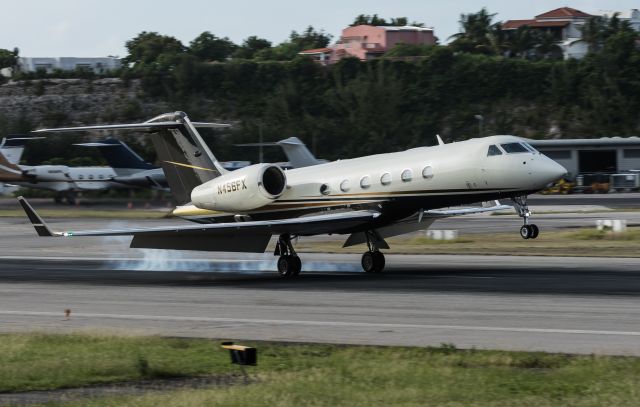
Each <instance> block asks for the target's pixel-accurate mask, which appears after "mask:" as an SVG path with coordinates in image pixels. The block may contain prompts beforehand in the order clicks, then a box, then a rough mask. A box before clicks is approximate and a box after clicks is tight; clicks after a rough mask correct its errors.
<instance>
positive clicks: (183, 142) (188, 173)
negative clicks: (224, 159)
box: [34, 112, 229, 205]
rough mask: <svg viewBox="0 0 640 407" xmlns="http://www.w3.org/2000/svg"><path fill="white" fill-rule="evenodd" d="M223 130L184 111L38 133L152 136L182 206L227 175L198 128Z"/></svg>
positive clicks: (170, 186) (166, 174)
mask: <svg viewBox="0 0 640 407" xmlns="http://www.w3.org/2000/svg"><path fill="white" fill-rule="evenodd" d="M199 127H204V128H223V127H229V125H225V124H217V123H200V122H191V121H190V120H189V118H188V117H187V115H186V113H184V112H173V113H165V114H162V115H160V116H157V117H154V118H153V119H151V120H148V121H146V122H144V123H135V124H117V125H104V126H103V125H100V126H85V127H68V128H58V129H42V130H36V131H35V132H34V133H40V132H49V133H50V132H58V133H64V132H70V131H93V130H114V131H120V130H137V131H144V132H147V133H150V134H151V141H152V142H153V145H154V148H155V150H156V152H157V153H158V159H159V160H160V162H161V166H162V169H163V170H164V173H165V176H166V178H167V182H168V183H169V188H170V189H171V192H172V193H173V195H174V197H175V198H176V200H177V201H178V204H179V205H184V204H186V203H189V202H191V191H192V190H193V188H195V187H197V186H198V185H200V184H203V183H205V182H207V181H210V180H212V179H214V178H216V177H218V176H220V175H221V174H224V173H226V172H227V170H225V169H224V168H223V167H222V165H221V164H220V162H219V161H218V160H217V159H216V157H215V156H214V155H213V153H211V150H209V147H208V146H207V145H206V143H205V142H204V140H203V139H202V136H201V135H200V133H198V130H197V128H199Z"/></svg>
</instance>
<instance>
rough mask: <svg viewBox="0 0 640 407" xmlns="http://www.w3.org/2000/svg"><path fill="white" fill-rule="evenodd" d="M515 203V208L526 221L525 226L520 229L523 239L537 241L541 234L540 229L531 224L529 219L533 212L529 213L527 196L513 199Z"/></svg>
mask: <svg viewBox="0 0 640 407" xmlns="http://www.w3.org/2000/svg"><path fill="white" fill-rule="evenodd" d="M511 200H512V201H513V206H514V207H515V209H516V212H518V216H520V217H521V218H522V219H523V220H524V225H522V227H521V228H520V236H521V237H522V238H523V239H535V238H537V237H538V235H539V234H540V229H538V226H536V225H534V224H531V225H530V224H529V217H530V216H531V211H529V207H528V206H527V197H526V196H516V197H513V198H511Z"/></svg>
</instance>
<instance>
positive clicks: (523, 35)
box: [509, 25, 538, 59]
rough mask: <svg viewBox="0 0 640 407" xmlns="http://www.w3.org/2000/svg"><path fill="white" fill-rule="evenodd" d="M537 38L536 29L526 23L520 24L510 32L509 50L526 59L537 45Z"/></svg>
mask: <svg viewBox="0 0 640 407" xmlns="http://www.w3.org/2000/svg"><path fill="white" fill-rule="evenodd" d="M537 40H538V39H537V33H536V32H535V31H534V30H532V29H531V28H529V27H528V26H526V25H523V26H520V27H518V29H517V30H515V31H513V32H511V34H510V39H509V45H510V47H509V50H510V51H511V53H512V55H514V56H519V57H520V58H522V59H525V58H527V56H528V55H529V51H531V50H532V49H534V47H535V46H536V43H537V42H538V41H537Z"/></svg>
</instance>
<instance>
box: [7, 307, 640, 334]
mask: <svg viewBox="0 0 640 407" xmlns="http://www.w3.org/2000/svg"><path fill="white" fill-rule="evenodd" d="M0 315H16V316H46V317H62V314H61V313H60V312H46V311H0ZM78 318H106V319H130V320H151V321H174V322H185V321H189V322H222V323H227V322H233V323H235V324H237V323H246V324H276V325H277V324H280V325H303V326H320V327H322V326H333V327H363V328H378V329H380V328H409V329H415V328H418V329H450V330H459V331H488V332H524V333H545V334H573V335H615V336H640V332H636V331H598V330H590V329H557V328H518V327H499V326H473V325H469V326H467V325H432V324H388V323H371V322H342V321H302V320H288V319H250V318H209V317H188V316H184V317H182V316H168V315H137V314H131V315H127V314H98V313H74V314H73V315H72V319H78Z"/></svg>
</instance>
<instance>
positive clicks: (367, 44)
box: [300, 25, 436, 64]
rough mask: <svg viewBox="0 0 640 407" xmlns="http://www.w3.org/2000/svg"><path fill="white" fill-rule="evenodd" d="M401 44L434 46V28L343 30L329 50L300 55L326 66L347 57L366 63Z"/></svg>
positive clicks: (360, 26)
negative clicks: (312, 58)
mask: <svg viewBox="0 0 640 407" xmlns="http://www.w3.org/2000/svg"><path fill="white" fill-rule="evenodd" d="M399 43H404V44H412V45H417V44H426V45H435V43H436V38H435V36H434V35H433V28H424V27H414V26H402V27H399V26H373V25H356V26H353V27H347V28H345V29H344V30H342V35H341V36H340V39H339V40H338V41H337V42H336V43H335V44H334V45H332V46H331V47H330V48H319V49H311V50H305V51H302V52H300V55H308V56H311V57H314V58H315V59H316V60H317V61H318V62H321V63H323V64H329V63H335V62H337V61H339V60H340V59H342V58H345V57H356V58H358V59H361V60H363V61H366V60H369V59H372V58H376V57H379V56H381V55H382V54H384V53H385V52H387V51H389V50H390V49H391V48H393V47H394V46H395V45H396V44H399Z"/></svg>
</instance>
